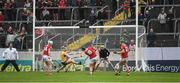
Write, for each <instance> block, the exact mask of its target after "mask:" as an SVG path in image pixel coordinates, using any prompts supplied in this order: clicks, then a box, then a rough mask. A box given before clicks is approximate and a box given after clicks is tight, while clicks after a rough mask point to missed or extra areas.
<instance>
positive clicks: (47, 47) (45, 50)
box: [43, 44, 52, 56]
mask: <svg viewBox="0 0 180 83" xmlns="http://www.w3.org/2000/svg"><path fill="white" fill-rule="evenodd" d="M51 48H52V46H51V45H50V44H48V45H46V46H45V47H44V49H43V55H46V56H50V50H51Z"/></svg>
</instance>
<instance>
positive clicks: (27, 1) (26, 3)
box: [24, 0, 32, 8]
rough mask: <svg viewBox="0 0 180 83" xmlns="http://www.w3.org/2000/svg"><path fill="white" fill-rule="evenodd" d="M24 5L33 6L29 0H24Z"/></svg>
mask: <svg viewBox="0 0 180 83" xmlns="http://www.w3.org/2000/svg"><path fill="white" fill-rule="evenodd" d="M24 7H26V8H31V7H32V3H31V2H30V1H29V0H26V2H24Z"/></svg>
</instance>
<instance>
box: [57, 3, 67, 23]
mask: <svg viewBox="0 0 180 83" xmlns="http://www.w3.org/2000/svg"><path fill="white" fill-rule="evenodd" d="M65 5H66V4H65V0H59V4H58V7H59V19H61V20H65Z"/></svg>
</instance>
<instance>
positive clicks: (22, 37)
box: [16, 26, 27, 50]
mask: <svg viewBox="0 0 180 83" xmlns="http://www.w3.org/2000/svg"><path fill="white" fill-rule="evenodd" d="M26 35H27V31H26V29H25V26H22V28H21V29H20V31H19V35H18V36H17V37H16V44H17V45H16V46H17V48H18V49H21V50H25V49H26V47H27V46H26Z"/></svg>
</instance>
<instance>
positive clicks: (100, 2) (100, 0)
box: [96, 0, 104, 6]
mask: <svg viewBox="0 0 180 83" xmlns="http://www.w3.org/2000/svg"><path fill="white" fill-rule="evenodd" d="M103 5H104V1H103V0H96V6H103Z"/></svg>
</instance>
